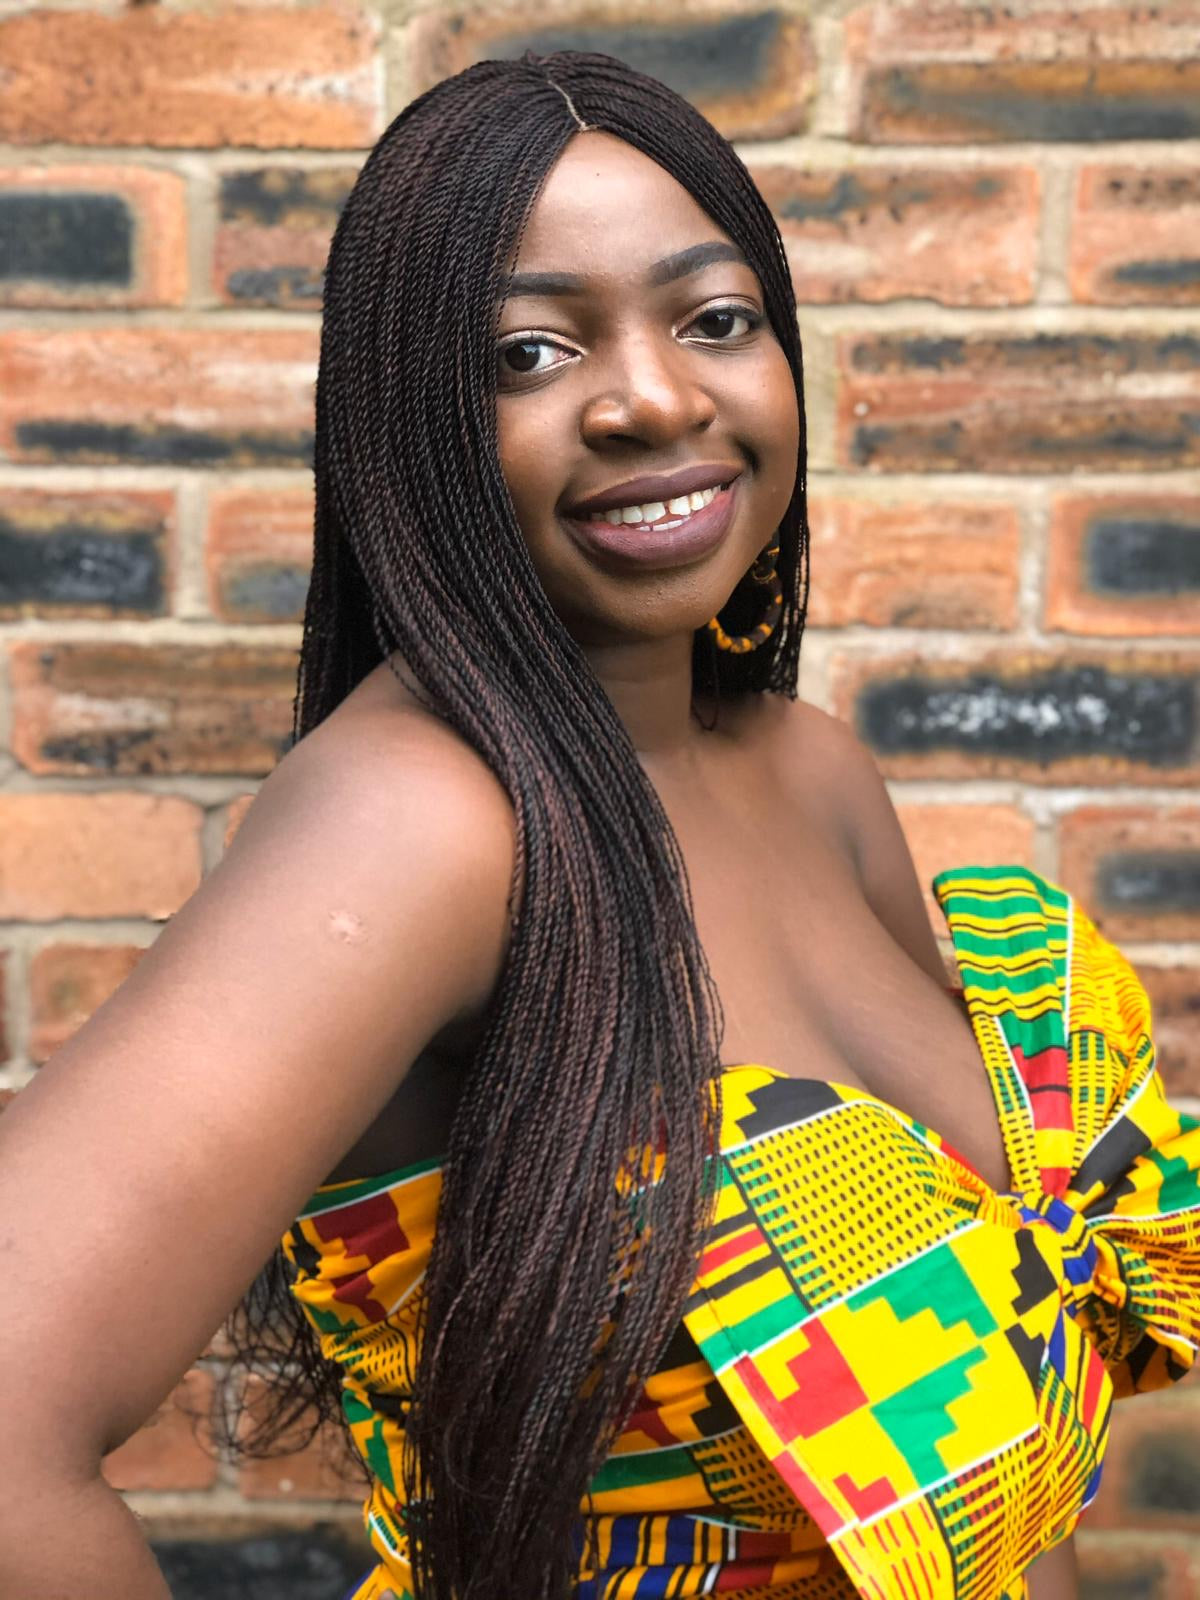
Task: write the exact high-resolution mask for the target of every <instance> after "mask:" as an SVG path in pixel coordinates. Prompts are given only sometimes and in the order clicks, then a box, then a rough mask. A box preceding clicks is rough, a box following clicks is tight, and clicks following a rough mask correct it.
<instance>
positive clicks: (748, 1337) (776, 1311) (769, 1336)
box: [699, 1291, 804, 1372]
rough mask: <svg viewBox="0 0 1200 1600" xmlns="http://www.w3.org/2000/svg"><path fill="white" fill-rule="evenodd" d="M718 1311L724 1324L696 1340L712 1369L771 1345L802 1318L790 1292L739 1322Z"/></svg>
mask: <svg viewBox="0 0 1200 1600" xmlns="http://www.w3.org/2000/svg"><path fill="white" fill-rule="evenodd" d="M718 1314H719V1315H720V1316H721V1318H722V1322H723V1325H722V1326H721V1327H720V1328H719V1329H718V1330H717V1331H716V1333H715V1334H714V1335H713V1337H712V1338H711V1339H702V1340H700V1341H699V1343H700V1352H701V1354H702V1355H703V1357H704V1359H705V1360H706V1361H707V1362H708V1364H709V1366H710V1367H711V1368H712V1369H713V1371H714V1372H719V1371H720V1370H721V1368H722V1367H728V1366H729V1365H730V1364H731V1363H732V1362H734V1361H736V1360H737V1359H738V1357H739V1356H741V1355H745V1354H746V1353H747V1352H748V1351H750V1350H760V1349H762V1347H763V1346H764V1345H768V1344H771V1343H772V1342H773V1341H774V1340H776V1339H778V1338H780V1336H781V1335H783V1334H785V1333H790V1332H791V1330H792V1329H793V1328H795V1327H797V1326H798V1325H799V1324H800V1323H801V1322H802V1321H803V1320H804V1310H803V1307H802V1306H801V1304H800V1302H799V1301H798V1300H797V1298H796V1296H795V1295H794V1294H792V1293H791V1292H790V1291H789V1292H787V1293H785V1295H784V1296H783V1298H782V1299H781V1300H777V1301H776V1302H775V1304H774V1305H770V1306H764V1307H763V1308H762V1310H761V1311H753V1312H751V1313H750V1315H749V1316H748V1317H743V1318H742V1320H741V1321H740V1322H729V1321H727V1320H725V1313H724V1312H723V1311H722V1312H720V1313H718ZM731 1347H732V1348H731Z"/></svg>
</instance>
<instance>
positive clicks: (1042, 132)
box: [856, 60, 1200, 143]
mask: <svg viewBox="0 0 1200 1600" xmlns="http://www.w3.org/2000/svg"><path fill="white" fill-rule="evenodd" d="M856 133H857V137H859V138H861V139H872V140H882V141H885V142H886V141H889V140H916V141H918V142H921V143H924V142H925V141H927V140H931V141H939V140H940V141H944V142H948V143H964V142H967V143H974V142H977V141H981V140H982V141H993V140H1014V139H1015V140H1020V141H1025V140H1038V141H1049V142H1054V141H1059V140H1069V141H1071V142H1077V141H1078V142H1085V143H1086V142H1096V141H1100V140H1105V139H1194V138H1196V137H1197V136H1200V62H1197V61H1155V62H1139V61H1103V60H1088V61H1013V62H1002V61H992V62H974V61H953V62H925V63H917V64H913V65H910V66H892V67H887V68H883V69H876V70H874V71H872V72H870V73H869V74H868V75H867V77H866V80H865V82H864V84H863V90H862V100H861V104H860V114H859V119H858V127H857V130H856Z"/></svg>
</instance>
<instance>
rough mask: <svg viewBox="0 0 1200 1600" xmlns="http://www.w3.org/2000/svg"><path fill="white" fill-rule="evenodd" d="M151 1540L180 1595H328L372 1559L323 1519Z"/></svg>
mask: <svg viewBox="0 0 1200 1600" xmlns="http://www.w3.org/2000/svg"><path fill="white" fill-rule="evenodd" d="M151 1543H152V1547H153V1550H154V1553H155V1555H156V1556H157V1558H158V1563H159V1565H160V1566H161V1568H162V1570H163V1574H164V1576H165V1577H166V1580H167V1583H168V1585H169V1587H170V1590H171V1594H172V1595H173V1596H174V1597H175V1600H211V1597H212V1596H214V1595H220V1596H221V1600H329V1597H330V1596H331V1595H340V1594H344V1593H346V1592H347V1591H348V1590H349V1589H350V1588H352V1587H353V1586H354V1584H355V1583H356V1582H357V1581H358V1580H360V1579H361V1578H362V1576H363V1574H364V1572H365V1571H366V1569H367V1568H368V1567H369V1566H370V1562H371V1555H370V1551H369V1550H368V1549H366V1548H365V1546H364V1545H363V1543H362V1542H361V1540H357V1539H355V1538H353V1537H352V1536H351V1535H349V1534H348V1533H346V1532H344V1531H343V1530H342V1529H340V1528H337V1527H336V1526H333V1525H331V1524H328V1523H321V1522H318V1523H315V1524H307V1525H306V1526H304V1527H303V1528H269V1527H268V1528H264V1529H262V1530H261V1531H260V1532H247V1533H242V1534H240V1535H239V1536H237V1537H232V1538H220V1537H214V1538H187V1537H178V1536H176V1537H172V1536H170V1535H169V1534H163V1535H162V1536H160V1537H158V1538H156V1539H153V1540H152V1541H151Z"/></svg>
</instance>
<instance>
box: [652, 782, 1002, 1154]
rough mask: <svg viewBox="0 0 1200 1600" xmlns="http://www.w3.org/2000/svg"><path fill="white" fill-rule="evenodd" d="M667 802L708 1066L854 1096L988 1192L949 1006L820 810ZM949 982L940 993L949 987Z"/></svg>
mask: <svg viewBox="0 0 1200 1600" xmlns="http://www.w3.org/2000/svg"><path fill="white" fill-rule="evenodd" d="M721 792H722V793H723V794H724V795H729V794H738V795H739V797H740V798H739V801H738V803H737V804H736V805H726V804H724V803H717V802H716V801H715V800H714V797H713V796H712V795H706V796H703V797H701V796H699V795H692V796H690V797H688V796H686V795H682V794H679V795H673V796H668V797H667V799H666V801H665V803H666V804H667V809H668V814H669V815H670V817H671V822H672V825H673V827H674V828H675V832H676V835H677V837H678V838H679V841H680V847H681V849H682V851H683V855H684V859H685V862H686V865H687V869H688V876H689V881H690V884H691V890H692V900H693V906H694V909H695V916H696V925H697V931H698V932H699V935H700V939H701V943H702V945H703V947H704V951H705V954H706V957H707V959H708V963H709V967H710V970H711V972H712V976H713V980H714V982H715V984H716V988H717V993H718V995H719V997H720V1000H721V1006H722V1012H723V1018H724V1039H723V1045H722V1050H721V1057H722V1060H723V1061H724V1062H726V1063H727V1064H729V1063H740V1062H756V1063H760V1064H762V1065H765V1066H769V1067H773V1068H774V1069H775V1070H777V1071H780V1072H785V1073H787V1075H788V1076H789V1077H793V1078H817V1079H824V1080H826V1081H828V1082H834V1083H840V1084H844V1085H847V1086H849V1087H851V1088H861V1089H865V1090H867V1091H869V1092H870V1093H871V1094H874V1095H877V1096H879V1098H880V1099H883V1100H886V1101H889V1102H890V1103H891V1104H893V1105H896V1106H898V1107H900V1108H901V1109H903V1110H904V1111H906V1112H908V1113H909V1114H910V1115H912V1116H914V1117H916V1118H918V1119H919V1120H920V1121H922V1122H924V1123H926V1124H927V1125H928V1126H930V1127H933V1128H935V1129H937V1130H938V1131H939V1132H940V1133H942V1134H944V1135H945V1137H947V1138H948V1139H949V1140H950V1141H951V1142H952V1143H953V1144H954V1145H955V1146H956V1147H957V1148H958V1149H960V1150H961V1151H962V1152H963V1154H964V1155H966V1156H967V1157H968V1159H970V1160H971V1161H972V1162H973V1163H974V1165H976V1167H977V1168H978V1170H979V1171H981V1172H982V1173H983V1174H984V1176H985V1177H987V1178H988V1179H989V1181H992V1182H993V1183H996V1184H997V1185H1003V1184H1004V1183H1005V1182H1006V1181H1007V1168H1006V1164H1005V1162H1004V1158H1003V1153H1002V1149H1001V1143H1000V1136H999V1129H998V1123H997V1117H996V1110H995V1105H994V1100H993V1097H992V1091H991V1087H990V1085H989V1083H988V1080H987V1076H986V1071H985V1068H984V1064H983V1061H982V1059H981V1056H980V1052H979V1046H978V1044H977V1042H976V1039H975V1035H974V1031H973V1029H972V1027H971V1023H970V1019H969V1017H968V1015H967V1013H966V1010H965V1008H964V1007H963V1006H962V1004H961V1003H960V1002H959V1001H958V1000H957V999H956V998H955V997H953V996H952V995H950V994H948V993H947V992H946V990H945V988H944V987H943V986H942V984H941V983H940V982H939V981H938V980H937V979H936V978H934V977H933V976H931V974H930V973H929V972H927V971H926V970H925V969H924V968H923V967H921V966H920V965H918V963H917V962H916V961H915V960H914V959H913V957H912V956H911V955H910V954H909V952H908V951H907V950H905V949H903V948H902V947H901V946H900V945H899V944H898V943H897V942H896V940H895V939H894V938H893V936H892V934H891V933H890V932H889V930H888V929H887V927H885V925H884V924H883V922H881V921H880V919H879V917H878V915H877V914H876V912H875V911H874V909H873V908H872V907H871V905H870V904H869V903H868V901H867V898H866V896H865V893H864V889H863V885H862V883H861V881H860V879H859V875H858V870H857V867H856V865H855V861H854V854H853V848H852V845H851V842H850V840H849V838H848V837H847V835H846V833H845V831H844V828H843V826H842V821H841V814H840V812H839V807H838V805H837V798H836V796H832V797H831V796H824V797H822V796H821V795H820V794H819V793H818V792H816V791H815V790H814V792H813V793H812V794H810V795H809V796H808V797H807V798H805V799H803V800H798V799H797V797H796V796H795V795H794V794H792V795H790V796H789V795H787V794H786V793H785V792H783V791H782V790H781V789H780V788H778V787H775V786H773V785H771V783H770V782H769V781H760V782H758V784H757V785H755V784H751V783H750V782H747V783H745V784H743V785H742V786H741V787H740V789H739V788H738V787H737V786H735V785H732V784H730V783H729V782H725V783H724V784H723V785H722V787H721ZM952 978H953V974H952V972H951V973H949V974H948V975H947V979H946V981H947V982H949V981H952Z"/></svg>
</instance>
